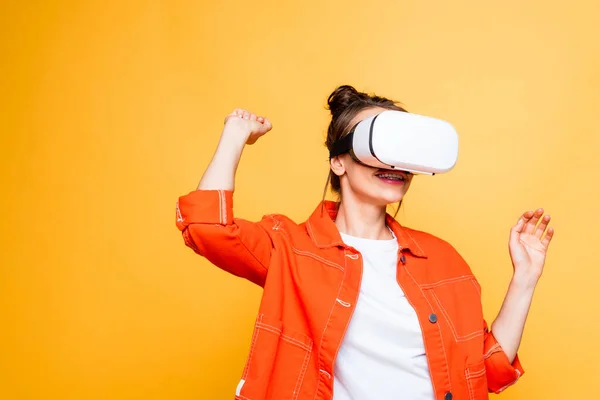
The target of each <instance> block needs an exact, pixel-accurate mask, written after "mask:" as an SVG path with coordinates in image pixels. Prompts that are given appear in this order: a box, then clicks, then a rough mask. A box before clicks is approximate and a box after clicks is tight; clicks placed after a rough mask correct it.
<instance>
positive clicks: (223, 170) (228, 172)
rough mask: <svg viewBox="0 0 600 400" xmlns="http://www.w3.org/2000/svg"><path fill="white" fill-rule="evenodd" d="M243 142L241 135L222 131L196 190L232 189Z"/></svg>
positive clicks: (244, 140)
mask: <svg viewBox="0 0 600 400" xmlns="http://www.w3.org/2000/svg"><path fill="white" fill-rule="evenodd" d="M245 142H246V139H245V138H244V137H243V136H240V135H232V134H228V133H227V132H226V131H224V132H223V135H222V136H221V139H220V141H219V145H218V146H217V150H216V151H215V154H214V155H213V158H212V160H211V161H210V164H209V165H208V167H207V168H206V171H204V174H203V175H202V179H201V180H200V183H199V184H198V190H231V191H233V189H234V187H235V173H236V171H237V167H238V165H239V162H240V159H241V157H242V151H243V149H244V146H245Z"/></svg>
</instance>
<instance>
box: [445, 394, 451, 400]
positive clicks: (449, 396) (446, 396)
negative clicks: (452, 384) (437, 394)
mask: <svg viewBox="0 0 600 400" xmlns="http://www.w3.org/2000/svg"><path fill="white" fill-rule="evenodd" d="M444 400H452V393H450V392H446V395H445V396H444Z"/></svg>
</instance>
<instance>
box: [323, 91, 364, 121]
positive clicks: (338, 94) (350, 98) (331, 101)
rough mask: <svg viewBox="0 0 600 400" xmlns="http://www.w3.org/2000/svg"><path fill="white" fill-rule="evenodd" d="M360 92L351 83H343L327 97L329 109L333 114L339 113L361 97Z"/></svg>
mask: <svg viewBox="0 0 600 400" xmlns="http://www.w3.org/2000/svg"><path fill="white" fill-rule="evenodd" d="M360 95H361V94H360V92H358V90H356V89H355V88H354V87H352V86H350V85H342V86H340V87H338V88H336V89H335V90H334V91H333V92H332V93H331V94H330V95H329V98H328V99H327V105H328V109H329V110H330V111H331V115H339V114H340V113H341V112H342V111H344V110H345V109H346V108H347V107H348V106H349V105H351V104H352V103H354V102H355V101H356V100H359V99H360V98H361V96H360Z"/></svg>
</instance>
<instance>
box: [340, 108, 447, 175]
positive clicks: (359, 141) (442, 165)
mask: <svg viewBox="0 0 600 400" xmlns="http://www.w3.org/2000/svg"><path fill="white" fill-rule="evenodd" d="M345 153H350V156H351V157H352V158H353V159H354V160H355V161H357V162H359V163H361V164H364V165H367V166H370V167H375V168H384V169H398V170H402V171H407V172H411V173H414V174H426V175H434V174H441V173H445V172H448V171H450V170H451V169H452V168H454V165H455V164H456V160H457V158H458V134H457V133H456V130H455V129H454V127H453V126H452V125H451V124H450V123H448V122H446V121H443V120H440V119H436V118H431V117H426V116H423V115H417V114H411V113H408V112H404V111H396V110H386V111H383V112H381V113H379V114H377V115H375V116H372V117H369V118H367V119H364V120H362V121H360V122H359V123H357V124H356V125H355V126H354V128H352V130H351V131H350V133H348V134H347V135H345V136H344V137H343V138H341V139H339V140H338V141H336V142H335V143H334V144H333V147H332V149H331V151H330V154H329V157H330V158H333V157H336V156H339V155H342V154H345Z"/></svg>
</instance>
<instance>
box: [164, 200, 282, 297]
mask: <svg viewBox="0 0 600 400" xmlns="http://www.w3.org/2000/svg"><path fill="white" fill-rule="evenodd" d="M176 218H177V222H176V223H177V228H179V230H180V231H181V232H182V235H183V239H184V242H185V244H186V245H187V246H188V247H190V248H191V249H192V250H194V251H195V252H196V253H197V254H200V255H201V256H204V257H205V258H206V259H208V260H209V261H210V262H211V263H213V264H214V265H216V266H217V267H219V268H221V269H223V270H225V271H227V272H229V273H231V274H233V275H236V276H239V277H242V278H245V279H248V280H249V281H251V282H254V283H256V284H257V285H259V286H264V283H265V279H266V276H267V270H268V268H269V262H270V260H271V250H272V249H273V243H272V241H271V236H270V235H269V233H268V232H269V230H270V229H271V227H272V226H273V222H274V221H273V219H270V218H267V217H264V218H263V219H262V220H261V221H260V222H249V221H245V220H243V219H237V218H234V217H233V192H232V191H227V190H196V191H194V192H191V193H189V194H187V195H185V196H182V197H180V198H179V201H178V202H177V208H176Z"/></svg>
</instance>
